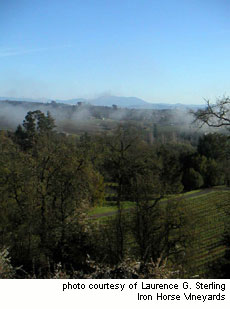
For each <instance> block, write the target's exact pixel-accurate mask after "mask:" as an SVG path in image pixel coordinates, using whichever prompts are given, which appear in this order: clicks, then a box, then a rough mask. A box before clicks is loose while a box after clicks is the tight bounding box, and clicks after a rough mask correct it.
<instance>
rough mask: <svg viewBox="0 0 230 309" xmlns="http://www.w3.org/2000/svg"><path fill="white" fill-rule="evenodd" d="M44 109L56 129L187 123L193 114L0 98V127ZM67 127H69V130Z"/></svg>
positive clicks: (12, 126) (181, 110) (11, 125)
mask: <svg viewBox="0 0 230 309" xmlns="http://www.w3.org/2000/svg"><path fill="white" fill-rule="evenodd" d="M35 110H41V111H42V112H43V113H45V114H46V113H47V112H48V111H49V112H50V113H51V115H52V117H53V118H54V119H55V123H56V126H57V130H58V131H59V132H65V131H68V130H70V131H73V130H74V129H82V130H84V129H85V130H87V129H91V130H94V129H95V128H96V127H95V126H96V125H97V126H99V125H100V126H106V125H108V124H109V125H112V122H113V123H114V122H119V121H130V120H132V121H141V122H152V123H158V124H161V125H183V126H187V127H189V126H191V124H192V122H193V120H194V119H193V116H192V114H191V113H190V112H189V110H188V109H184V108H176V109H171V110H145V109H128V108H119V107H117V106H113V107H107V106H93V105H89V104H84V103H78V104H75V105H68V104H62V103H56V102H54V101H53V102H52V103H49V104H48V103H46V104H45V103H39V102H38V103H36V102H17V101H0V129H9V130H15V129H16V127H17V126H18V125H19V124H22V122H23V120H24V118H25V116H26V114H27V113H28V111H35ZM70 128H71V129H70Z"/></svg>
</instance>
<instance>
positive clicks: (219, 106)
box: [192, 96, 230, 128]
mask: <svg viewBox="0 0 230 309" xmlns="http://www.w3.org/2000/svg"><path fill="white" fill-rule="evenodd" d="M205 102H206V104H207V106H206V108H205V109H199V110H198V111H196V112H192V114H193V115H194V117H195V122H198V123H200V124H201V126H203V125H204V124H207V125H208V126H209V127H215V128H220V127H227V128H230V98H229V97H225V96H224V97H223V98H222V99H217V101H216V103H215V104H211V103H210V101H209V100H205Z"/></svg>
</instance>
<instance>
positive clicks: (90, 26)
mask: <svg viewBox="0 0 230 309" xmlns="http://www.w3.org/2000/svg"><path fill="white" fill-rule="evenodd" d="M229 75H230V1H229V0H199V1H198V0H161V1H154V0H148V1H147V0H123V1H121V0H116V1H114V0H111V1H109V0H107V1H106V0H82V1H78V0H66V1H64V0H63V1H59V0H56V1H53V0H49V1H47V0H46V1H43V0H37V1H31V0H30V1H29V0H20V1H18V0H11V1H9V0H0V96H15V97H30V98H42V97H47V98H51V99H58V98H60V99H70V98H77V97H84V98H93V97H97V96H100V95H107V94H111V95H120V96H137V97H140V98H142V99H144V100H146V101H149V102H168V103H177V102H180V103H184V104H191V103H194V104H200V103H203V98H207V99H211V100H215V98H216V97H220V96H223V95H230V79H229Z"/></svg>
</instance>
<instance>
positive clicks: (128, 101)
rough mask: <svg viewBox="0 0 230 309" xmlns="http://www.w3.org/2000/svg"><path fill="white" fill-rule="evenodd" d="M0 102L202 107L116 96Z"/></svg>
mask: <svg viewBox="0 0 230 309" xmlns="http://www.w3.org/2000/svg"><path fill="white" fill-rule="evenodd" d="M0 100H9V101H22V102H41V103H50V102H52V101H55V102H56V103H64V104H70V105H75V104H77V103H78V102H85V103H88V104H91V105H95V106H112V105H117V106H118V107H122V108H134V109H158V110H159V109H198V108H203V107H204V105H195V104H189V105H187V104H181V103H176V104H169V103H149V102H146V101H144V100H142V99H139V98H136V97H118V96H101V97H98V98H96V99H91V100H89V99H84V98H76V99H69V100H59V99H57V100H51V99H46V98H42V99H28V98H12V97H0Z"/></svg>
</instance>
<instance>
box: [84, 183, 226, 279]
mask: <svg viewBox="0 0 230 309" xmlns="http://www.w3.org/2000/svg"><path fill="white" fill-rule="evenodd" d="M202 193H203V194H202ZM196 194H199V195H198V196H196ZM181 196H184V198H183V199H182V200H183V205H184V206H183V207H185V209H186V212H187V214H188V215H189V216H191V220H193V222H194V224H193V228H192V233H193V240H192V242H191V244H190V248H189V251H188V252H189V256H188V257H187V259H188V260H189V264H190V269H191V272H192V273H194V274H195V275H199V276H200V277H201V278H202V277H203V276H205V274H207V272H208V266H209V265H210V264H211V263H213V262H215V261H216V260H217V259H218V258H220V257H223V255H224V254H225V250H226V248H225V246H224V244H223V233H224V228H225V219H226V211H227V209H229V208H230V191H229V190H224V188H216V190H213V191H202V190H196V191H191V192H188V193H186V194H184V195H179V196H178V197H179V198H180V199H181ZM173 197H174V198H175V196H173ZM171 198H172V196H171V197H169V200H170V199H171ZM166 204H167V203H166V199H165V200H163V201H162V207H165V206H164V205H166ZM133 207H134V203H132V202H123V209H125V210H126V211H125V212H124V215H125V216H127V215H128V214H129V210H130V211H132V209H133ZM115 211H116V206H115V202H107V203H106V204H105V206H103V207H96V208H94V209H92V210H91V211H90V213H89V215H90V216H94V215H99V216H100V217H99V218H98V217H97V218H96V216H95V219H96V220H98V219H99V220H103V221H104V222H106V218H108V215H110V214H111V213H113V214H114V215H115Z"/></svg>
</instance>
